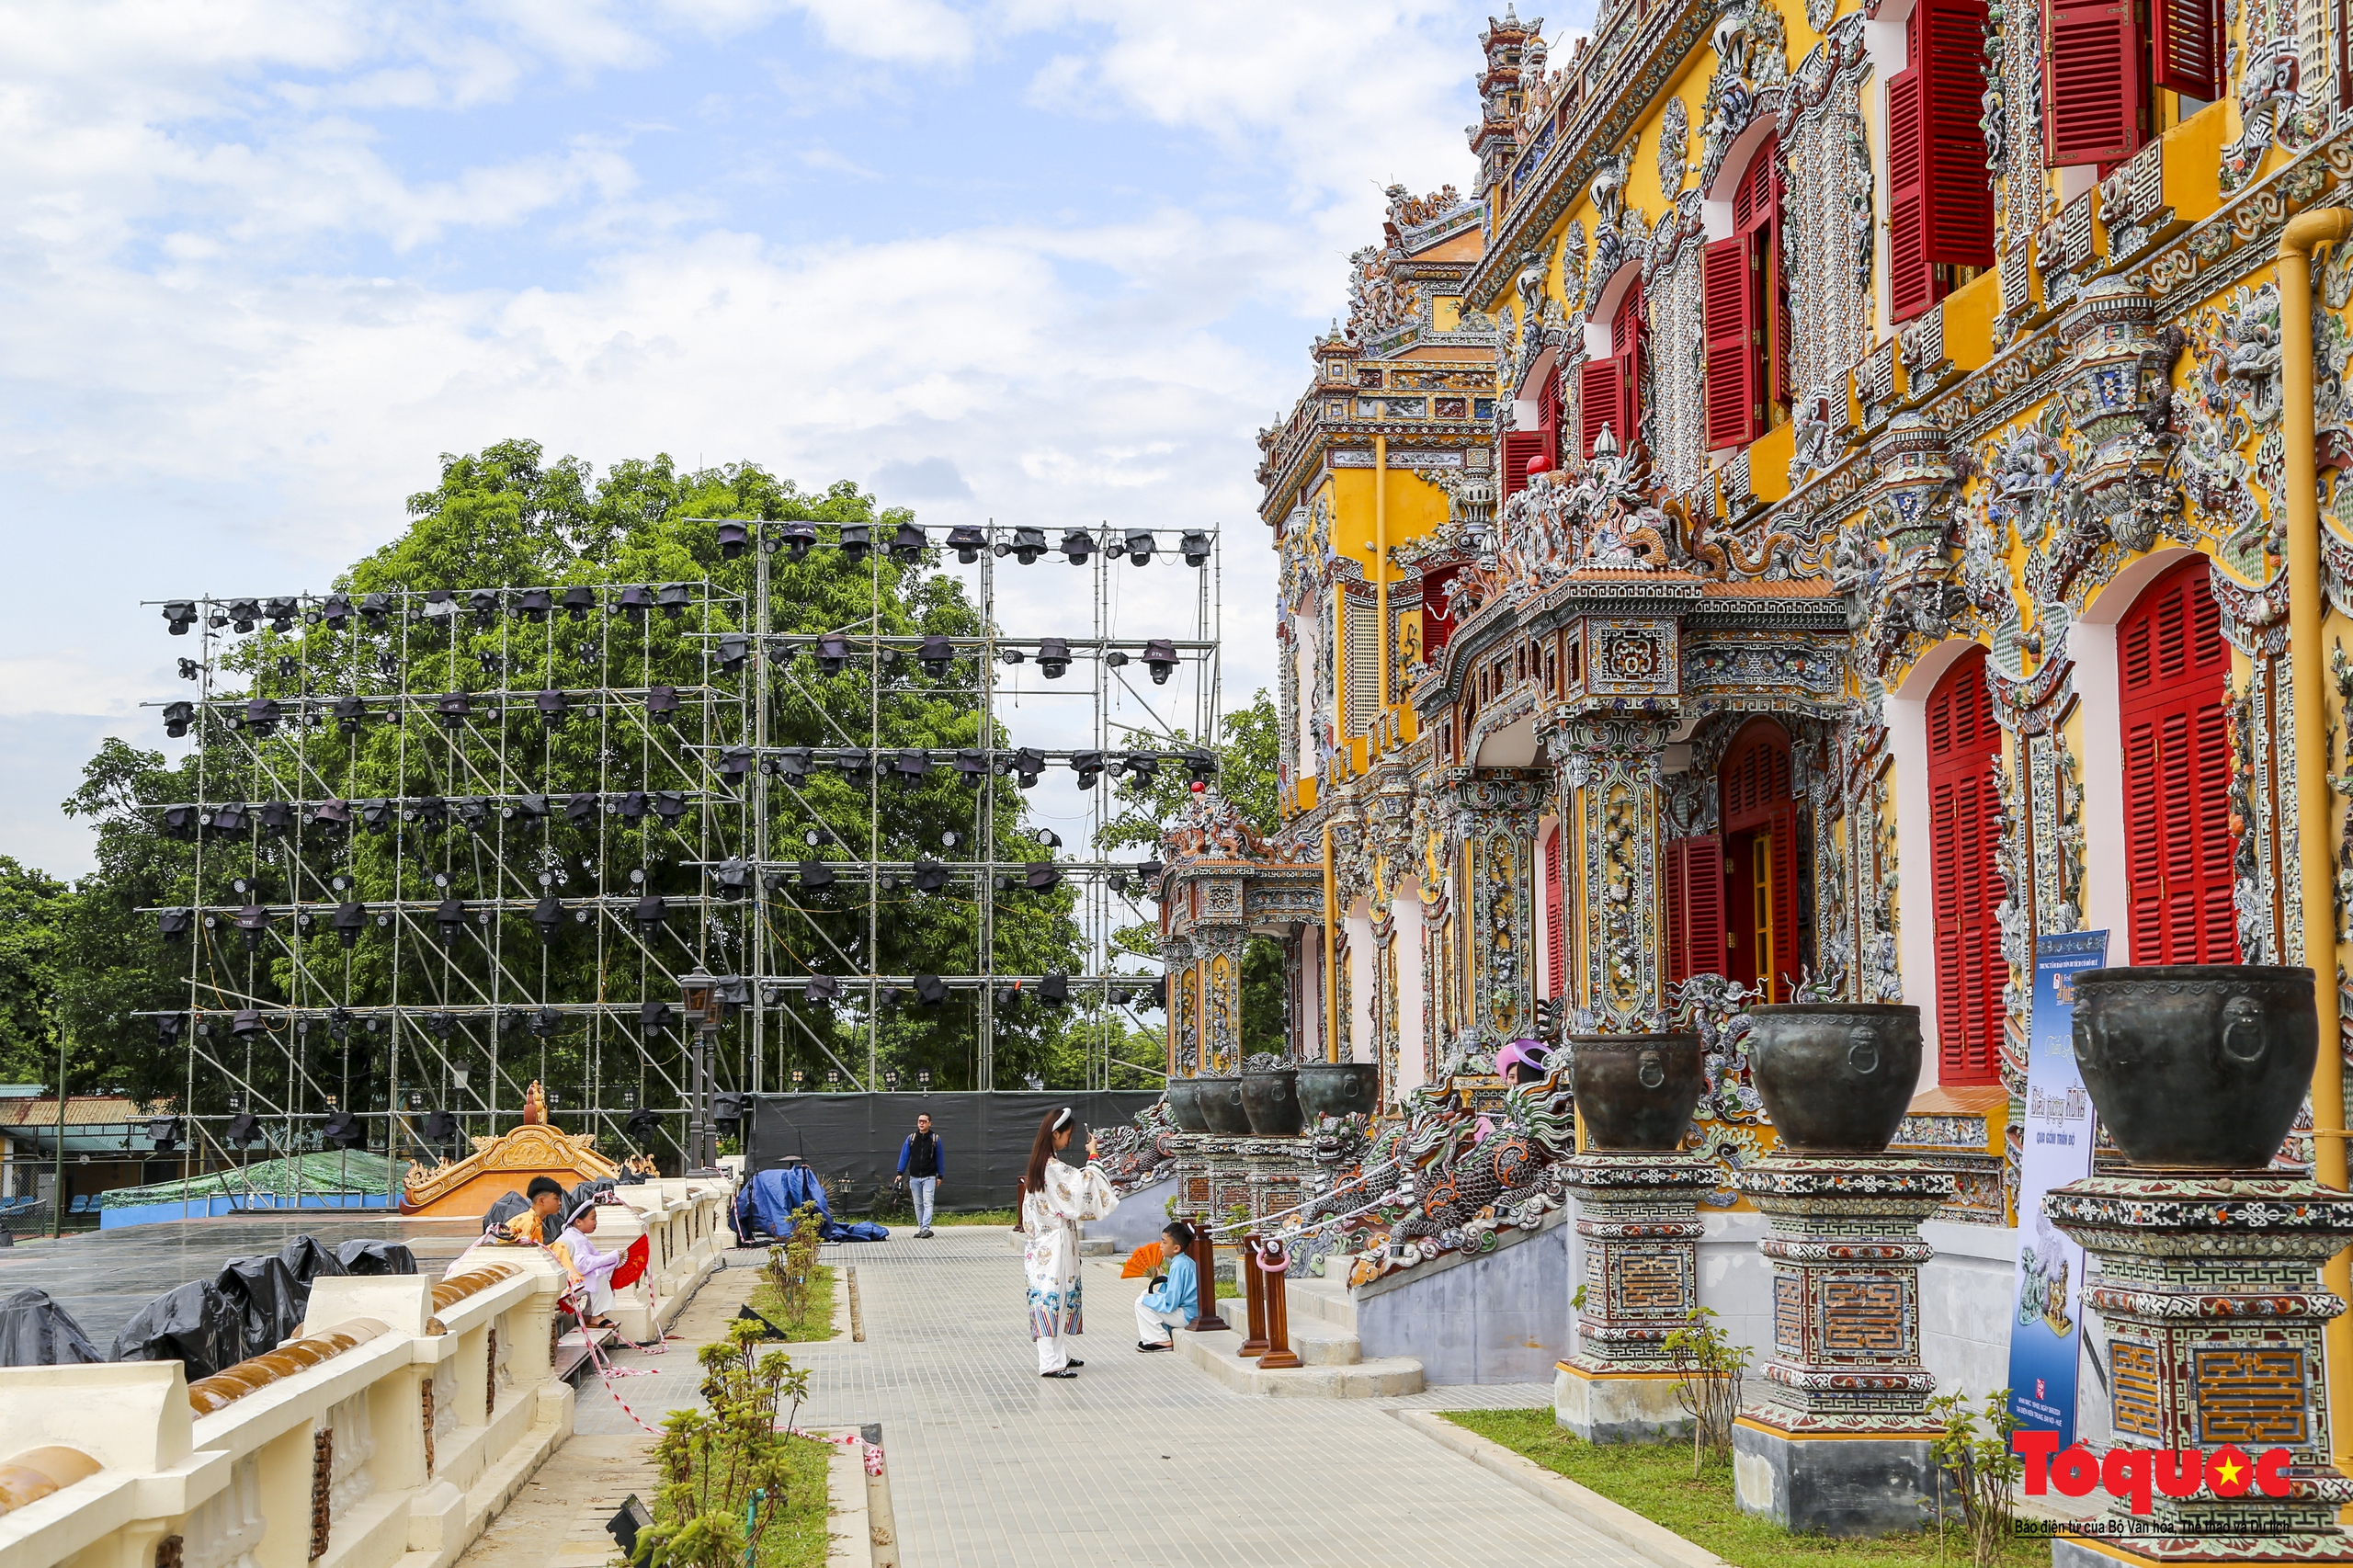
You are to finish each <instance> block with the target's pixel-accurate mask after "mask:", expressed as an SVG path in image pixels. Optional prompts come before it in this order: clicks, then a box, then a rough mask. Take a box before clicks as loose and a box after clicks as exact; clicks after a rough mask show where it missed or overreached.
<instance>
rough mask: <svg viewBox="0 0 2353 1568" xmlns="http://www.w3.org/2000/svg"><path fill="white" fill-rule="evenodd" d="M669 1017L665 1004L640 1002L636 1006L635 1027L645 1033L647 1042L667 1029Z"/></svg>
mask: <svg viewBox="0 0 2353 1568" xmlns="http://www.w3.org/2000/svg"><path fill="white" fill-rule="evenodd" d="M671 1017H672V1014H671V1008H670V1004H669V1003H667V1002H640V1003H639V1004H638V1005H637V1027H638V1028H641V1029H642V1030H643V1031H644V1032H645V1038H646V1039H648V1040H651V1039H653V1038H654V1036H655V1035H658V1034H660V1033H661V1032H662V1031H663V1030H664V1029H666V1028H669V1027H670V1019H671Z"/></svg>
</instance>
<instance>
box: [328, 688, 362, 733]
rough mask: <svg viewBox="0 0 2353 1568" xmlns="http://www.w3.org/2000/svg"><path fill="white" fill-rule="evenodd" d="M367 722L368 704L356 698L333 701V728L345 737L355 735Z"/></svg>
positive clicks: (340, 698) (342, 698) (341, 698)
mask: <svg viewBox="0 0 2353 1568" xmlns="http://www.w3.org/2000/svg"><path fill="white" fill-rule="evenodd" d="M366 722H368V704H367V703H366V702H365V701H364V700H362V699H359V698H357V697H338V698H336V699H335V728H336V729H337V730H340V731H341V732H342V733H345V734H347V735H356V734H358V733H359V727H360V726H361V725H362V724H364V723H366Z"/></svg>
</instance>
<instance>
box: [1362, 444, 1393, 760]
mask: <svg viewBox="0 0 2353 1568" xmlns="http://www.w3.org/2000/svg"><path fill="white" fill-rule="evenodd" d="M1372 597H1373V607H1374V608H1373V613H1374V614H1375V615H1378V616H1379V617H1381V635H1380V639H1379V647H1380V650H1381V717H1382V718H1384V719H1385V718H1387V717H1388V716H1389V437H1386V436H1375V437H1373V438H1372ZM1366 728H1367V729H1368V730H1370V728H1371V726H1370V725H1367V726H1366Z"/></svg>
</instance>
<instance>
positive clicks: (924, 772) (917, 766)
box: [891, 751, 931, 790]
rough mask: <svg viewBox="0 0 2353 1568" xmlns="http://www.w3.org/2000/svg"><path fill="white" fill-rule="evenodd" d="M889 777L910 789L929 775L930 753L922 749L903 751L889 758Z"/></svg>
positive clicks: (918, 784)
mask: <svg viewBox="0 0 2353 1568" xmlns="http://www.w3.org/2000/svg"><path fill="white" fill-rule="evenodd" d="M891 777H892V779H893V780H895V781H896V782H898V783H900V784H902V785H904V786H905V787H906V788H908V789H910V790H912V789H915V788H917V787H918V786H920V785H921V784H922V783H923V781H924V780H925V779H926V778H930V777H931V754H930V753H929V752H923V751H903V752H901V753H899V755H898V756H894V757H892V759H891Z"/></svg>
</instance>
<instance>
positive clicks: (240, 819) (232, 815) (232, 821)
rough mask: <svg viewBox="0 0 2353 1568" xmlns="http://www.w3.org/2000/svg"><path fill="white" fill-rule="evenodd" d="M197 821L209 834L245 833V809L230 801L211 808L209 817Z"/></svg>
mask: <svg viewBox="0 0 2353 1568" xmlns="http://www.w3.org/2000/svg"><path fill="white" fill-rule="evenodd" d="M197 820H198V821H199V822H201V823H202V824H204V826H205V828H206V830H207V831H209V832H211V833H243V832H244V831H245V808H244V807H243V806H241V805H239V804H237V803H236V802H235V801H228V802H226V803H224V804H222V805H218V806H215V807H213V808H212V812H211V814H210V815H209V816H203V817H199V818H198V819H197Z"/></svg>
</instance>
